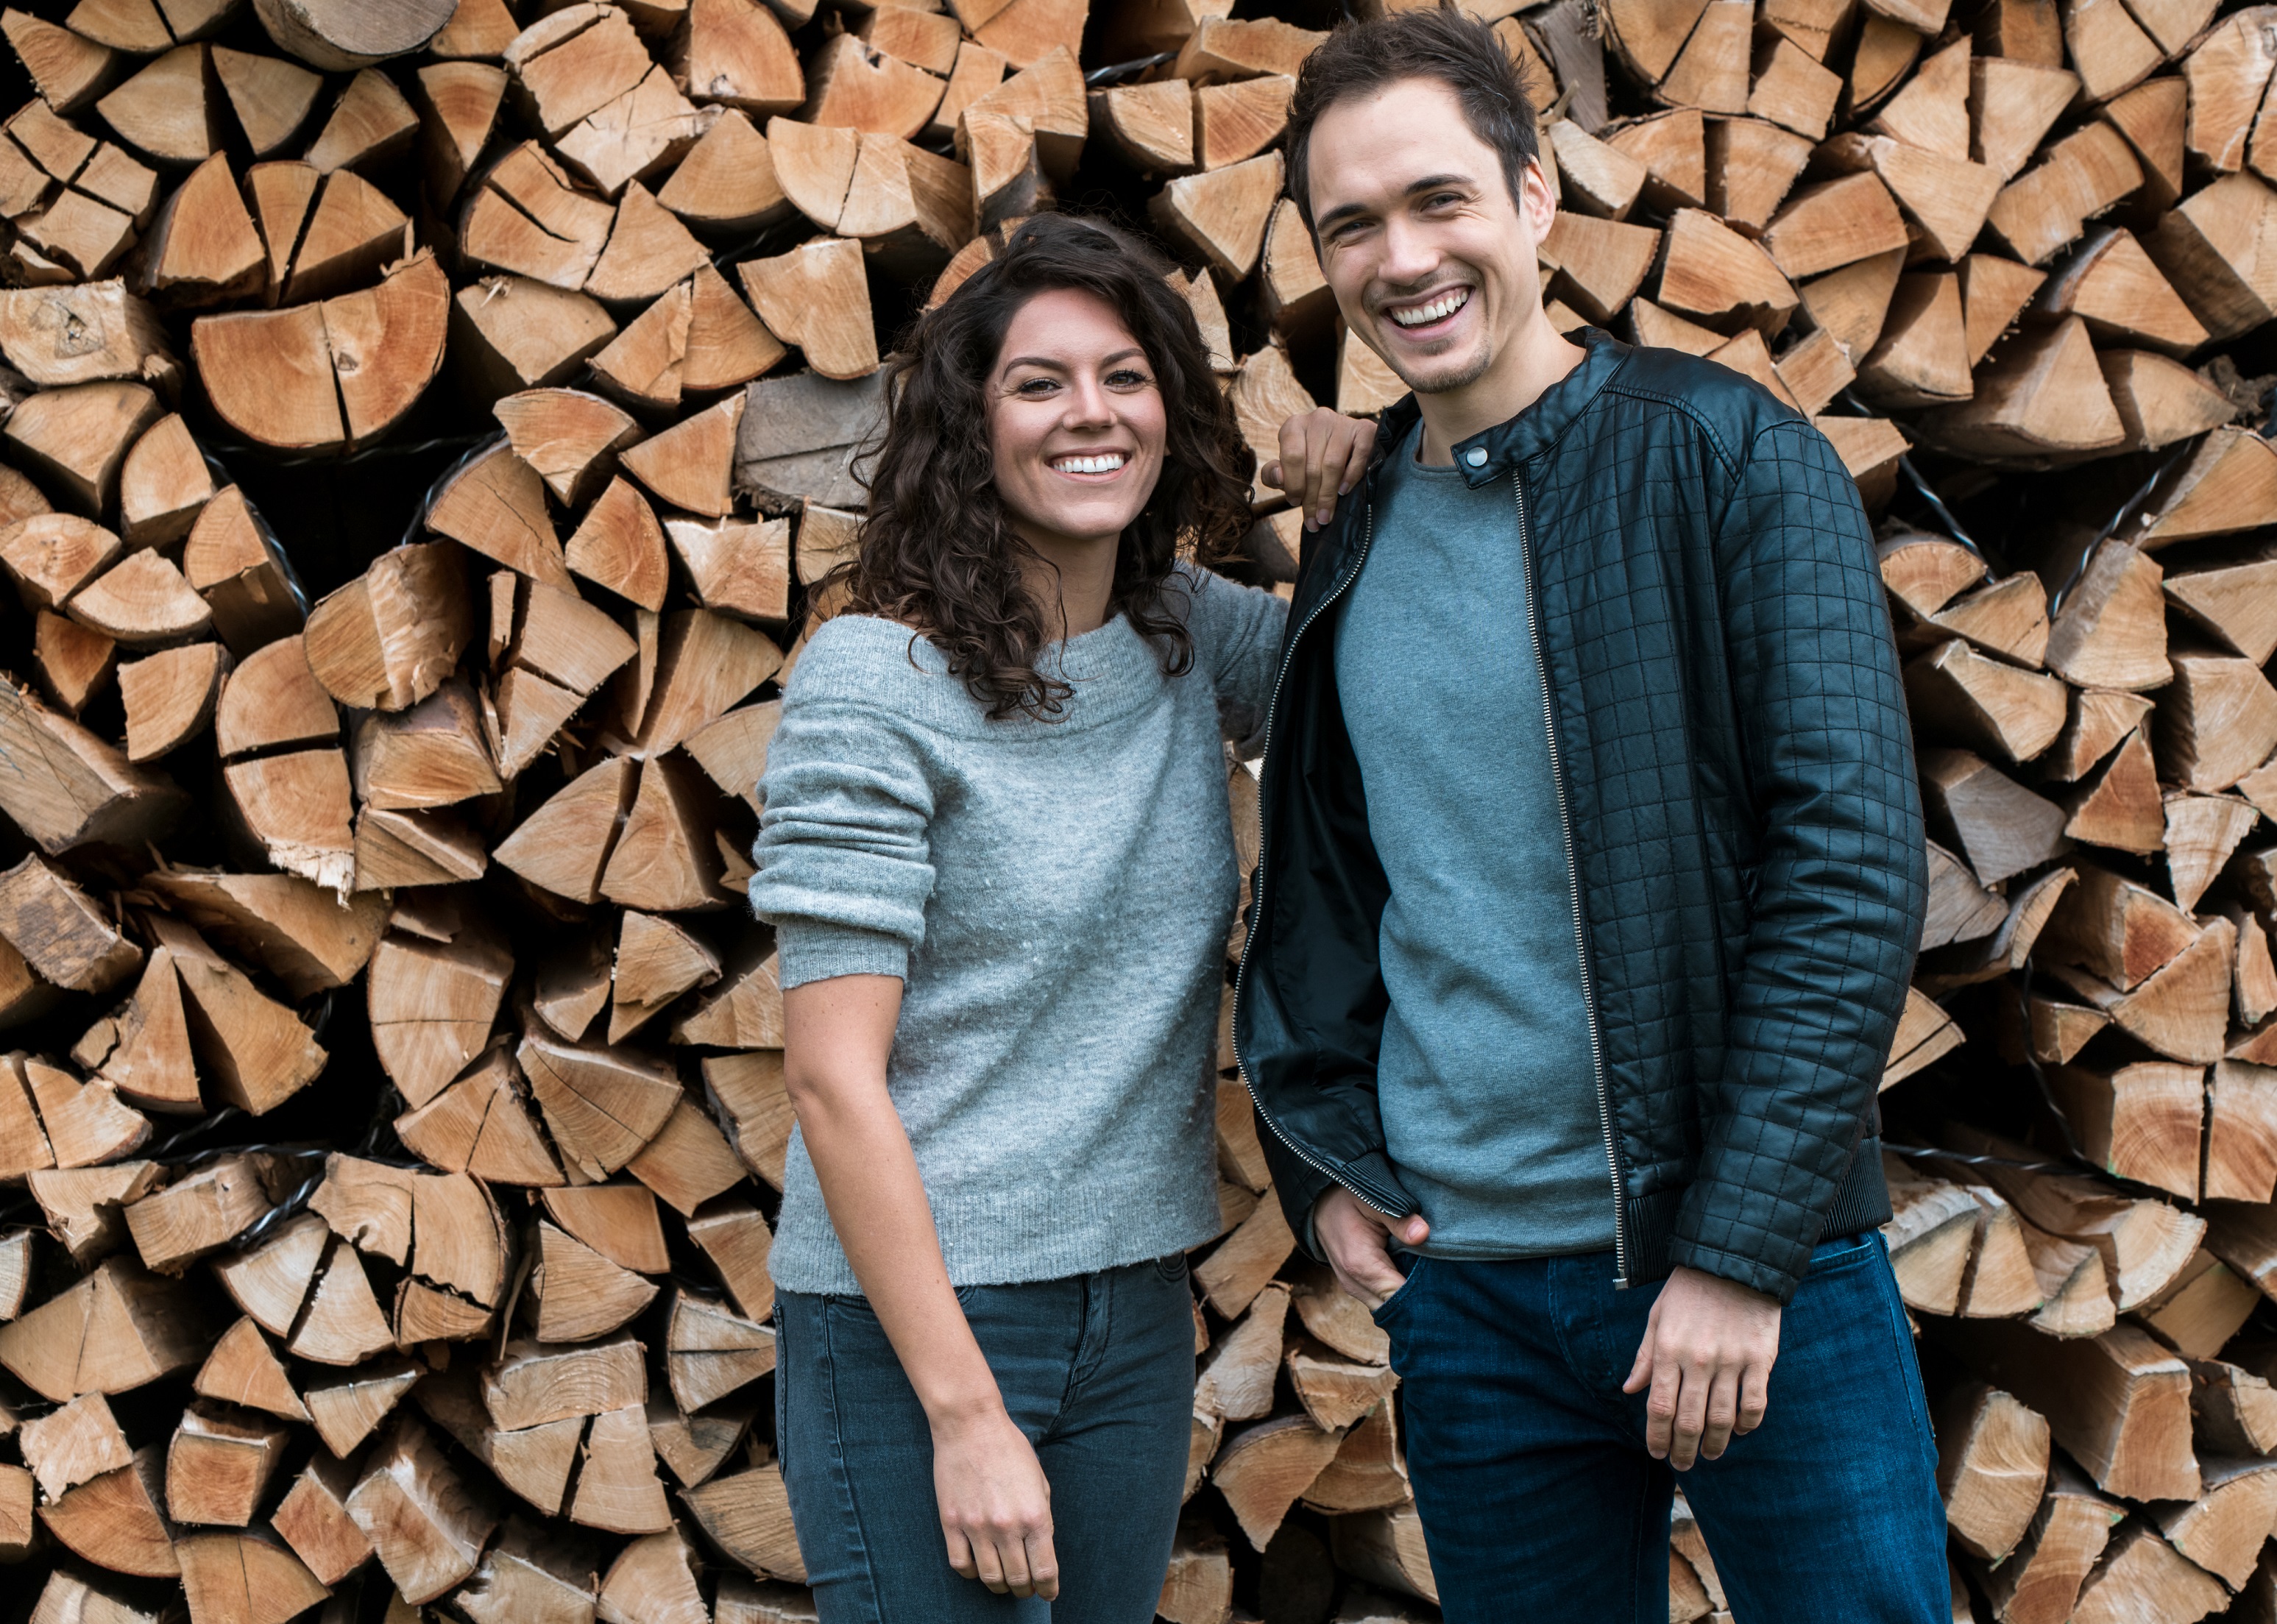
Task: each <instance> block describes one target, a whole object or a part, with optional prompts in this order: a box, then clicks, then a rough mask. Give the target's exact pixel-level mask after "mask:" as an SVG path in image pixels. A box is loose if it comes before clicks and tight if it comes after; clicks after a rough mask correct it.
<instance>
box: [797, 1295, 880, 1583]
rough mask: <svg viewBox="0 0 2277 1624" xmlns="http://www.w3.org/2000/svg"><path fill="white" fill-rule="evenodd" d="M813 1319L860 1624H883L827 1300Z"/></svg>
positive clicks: (832, 1475) (833, 1478)
mask: <svg viewBox="0 0 2277 1624" xmlns="http://www.w3.org/2000/svg"><path fill="white" fill-rule="evenodd" d="M815 1318H816V1320H817V1321H818V1322H819V1324H820V1326H821V1330H822V1359H821V1361H820V1368H821V1371H822V1376H823V1381H824V1384H825V1386H826V1390H827V1392H828V1394H829V1411H830V1479H831V1487H832V1488H833V1489H834V1491H836V1492H837V1495H838V1500H839V1506H840V1509H841V1513H842V1514H843V1515H844V1516H845V1518H846V1520H847V1522H849V1524H850V1525H851V1527H852V1529H853V1532H854V1541H855V1545H856V1548H857V1550H859V1551H860V1552H861V1556H862V1577H863V1581H864V1582H863V1595H862V1597H861V1605H862V1607H863V1611H864V1620H863V1624H884V1620H885V1603H884V1601H883V1599H882V1597H881V1594H880V1585H879V1581H878V1567H877V1563H876V1561H875V1560H874V1559H873V1558H872V1554H871V1550H872V1547H871V1542H870V1531H869V1529H867V1528H865V1527H864V1525H863V1522H862V1505H861V1501H860V1500H859V1499H857V1497H856V1495H855V1493H854V1475H853V1473H851V1472H850V1471H849V1470H848V1469H847V1467H846V1444H845V1438H844V1436H843V1434H842V1432H841V1429H840V1426H839V1407H838V1357H837V1353H836V1350H835V1349H834V1347H832V1345H831V1339H830V1303H829V1301H828V1300H827V1299H823V1300H822V1301H820V1302H819V1304H818V1306H817V1311H816V1314H815ZM778 1379H780V1378H778Z"/></svg>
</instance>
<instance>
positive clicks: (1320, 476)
mask: <svg viewBox="0 0 2277 1624" xmlns="http://www.w3.org/2000/svg"><path fill="white" fill-rule="evenodd" d="M1330 450H1331V448H1330V446H1329V431H1328V430H1326V429H1322V430H1321V432H1319V433H1317V434H1307V435H1306V436H1305V511H1306V512H1308V513H1310V514H1312V516H1313V518H1314V522H1316V523H1319V524H1323V525H1325V524H1326V523H1328V522H1329V518H1330V516H1331V515H1332V514H1334V513H1335V512H1336V492H1335V489H1334V486H1335V484H1336V475H1335V474H1333V473H1332V472H1330V470H1329V454H1330Z"/></svg>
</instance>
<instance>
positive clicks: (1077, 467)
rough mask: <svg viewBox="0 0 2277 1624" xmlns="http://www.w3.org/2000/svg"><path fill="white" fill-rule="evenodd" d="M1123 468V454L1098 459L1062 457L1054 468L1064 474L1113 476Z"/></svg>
mask: <svg viewBox="0 0 2277 1624" xmlns="http://www.w3.org/2000/svg"><path fill="white" fill-rule="evenodd" d="M1122 466H1123V453H1122V452H1106V453H1104V454H1103V455H1100V456H1097V457H1062V458H1061V459H1059V460H1058V461H1057V462H1055V463H1054V464H1052V467H1054V468H1055V469H1056V470H1058V471H1059V472H1060V473H1062V474H1112V473H1114V472H1115V470H1116V469H1117V468H1119V467H1122Z"/></svg>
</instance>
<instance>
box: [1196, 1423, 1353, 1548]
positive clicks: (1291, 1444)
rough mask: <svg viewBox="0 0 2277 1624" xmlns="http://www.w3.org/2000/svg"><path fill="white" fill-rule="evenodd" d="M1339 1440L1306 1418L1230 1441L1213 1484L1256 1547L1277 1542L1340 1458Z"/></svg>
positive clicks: (1260, 1426) (1258, 1427)
mask: <svg viewBox="0 0 2277 1624" xmlns="http://www.w3.org/2000/svg"><path fill="white" fill-rule="evenodd" d="M1339 1439H1340V1435H1339V1434H1337V1433H1335V1432H1329V1431H1324V1430H1321V1428H1320V1427H1318V1426H1316V1425H1315V1424H1314V1423H1313V1421H1312V1420H1311V1419H1310V1418H1309V1417H1307V1416H1304V1415H1283V1416H1281V1417H1280V1418H1278V1419H1276V1420H1273V1421H1260V1422H1258V1423H1254V1424H1253V1425H1251V1426H1247V1427H1245V1428H1243V1429H1242V1430H1240V1431H1238V1432H1236V1433H1233V1434H1232V1435H1230V1437H1229V1438H1227V1439H1226V1441H1225V1445H1224V1446H1223V1447H1222V1449H1220V1450H1219V1451H1218V1455H1217V1460H1216V1461H1215V1463H1214V1464H1213V1466H1212V1468H1211V1472H1210V1480H1211V1481H1212V1482H1213V1483H1215V1484H1217V1488H1218V1492H1219V1493H1220V1494H1222V1495H1223V1496H1224V1497H1225V1501H1226V1504H1227V1505H1228V1506H1230V1507H1231V1508H1232V1511H1233V1514H1234V1520H1235V1521H1236V1522H1238V1523H1239V1524H1240V1525H1241V1531H1242V1532H1243V1533H1244V1534H1245V1535H1247V1536H1248V1537H1249V1543H1250V1544H1252V1545H1253V1546H1255V1547H1256V1548H1257V1549H1258V1550H1260V1551H1262V1550H1264V1549H1265V1547H1266V1546H1267V1545H1268V1544H1270V1543H1271V1542H1272V1539H1273V1536H1274V1533H1275V1531H1276V1529H1279V1528H1280V1526H1281V1522H1282V1519H1283V1518H1284V1517H1286V1516H1287V1515H1288V1514H1289V1510H1290V1507H1291V1506H1294V1505H1295V1504H1296V1503H1297V1500H1298V1497H1299V1496H1300V1495H1302V1494H1303V1493H1304V1492H1305V1491H1306V1489H1308V1488H1310V1487H1311V1486H1312V1483H1313V1480H1314V1478H1315V1477H1317V1476H1320V1475H1321V1470H1322V1469H1323V1468H1325V1467H1327V1465H1328V1464H1329V1461H1331V1460H1333V1459H1335V1457H1336V1445H1337V1443H1338V1442H1339Z"/></svg>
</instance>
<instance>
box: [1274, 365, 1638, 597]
mask: <svg viewBox="0 0 2277 1624" xmlns="http://www.w3.org/2000/svg"><path fill="white" fill-rule="evenodd" d="M1574 336H1575V337H1576V338H1579V339H1580V343H1581V345H1582V349H1583V354H1582V356H1581V360H1580V365H1579V366H1577V367H1575V368H1573V371H1571V372H1569V373H1567V374H1566V375H1565V376H1564V377H1562V378H1560V379H1558V380H1557V383H1552V384H1551V385H1550V387H1549V388H1548V389H1546V390H1544V391H1542V394H1541V396H1540V398H1537V399H1536V400H1535V401H1534V404H1533V405H1532V406H1527V408H1526V410H1524V411H1523V412H1520V413H1519V414H1518V415H1517V416H1516V417H1513V418H1512V419H1511V420H1510V421H1508V422H1506V423H1501V424H1497V425H1496V427H1494V428H1492V429H1488V430H1486V432H1484V433H1483V434H1476V435H1473V436H1471V437H1470V438H1469V439H1467V440H1465V441H1463V442H1462V443H1461V444H1458V445H1457V446H1456V447H1455V467H1457V468H1458V469H1460V470H1461V471H1462V474H1463V478H1464V481H1465V482H1466V483H1467V484H1469V485H1470V486H1471V487H1472V488H1473V489H1476V488H1478V487H1479V486H1481V485H1484V484H1487V483H1489V482H1491V481H1494V480H1497V479H1501V478H1503V477H1504V476H1505V475H1506V474H1508V473H1509V471H1510V469H1511V468H1512V467H1513V466H1514V465H1517V464H1519V463H1525V462H1530V461H1532V460H1533V459H1535V458H1536V457H1539V456H1541V455H1542V453H1544V452H1548V451H1549V450H1550V448H1551V447H1552V446H1554V445H1556V444H1557V441H1558V439H1559V438H1560V437H1561V436H1563V435H1564V434H1565V430H1566V429H1569V428H1570V427H1572V426H1573V421H1574V420H1575V419H1576V418H1578V417H1580V415H1581V414H1582V413H1583V412H1585V411H1587V410H1588V406H1589V403H1590V402H1591V401H1593V400H1595V398H1597V396H1598V394H1599V392H1600V391H1603V388H1604V387H1605V385H1606V384H1607V383H1610V382H1611V380H1612V376H1613V374H1615V373H1616V372H1618V371H1619V370H1620V369H1621V365H1622V363H1623V362H1625V361H1626V360H1627V359H1628V356H1629V348H1630V346H1629V345H1626V344H1623V343H1622V342H1621V341H1620V340H1619V339H1618V338H1614V337H1613V336H1612V335H1611V333H1609V332H1606V331H1604V330H1603V329H1601V328H1596V327H1583V328H1580V329H1579V330H1577V331H1576V333H1575V335H1574ZM1421 416H1422V411H1421V409H1420V407H1419V406H1417V405H1416V404H1415V397H1414V396H1413V395H1412V394H1407V395H1402V396H1401V397H1400V398H1398V399H1397V400H1396V401H1394V402H1393V403H1392V404H1391V405H1390V406H1386V407H1385V408H1384V409H1383V413H1382V416H1381V417H1379V418H1378V419H1377V424H1376V433H1375V456H1374V459H1372V460H1371V461H1370V462H1369V464H1368V470H1367V480H1366V482H1364V483H1363V485H1362V486H1361V488H1360V490H1359V492H1358V493H1357V494H1358V495H1359V497H1360V499H1359V501H1356V502H1354V501H1345V502H1341V503H1338V504H1337V505H1336V517H1335V518H1334V519H1333V520H1330V521H1329V523H1330V528H1329V531H1328V533H1327V534H1326V535H1323V537H1322V538H1321V539H1322V542H1323V543H1324V545H1323V546H1322V547H1321V549H1320V553H1321V558H1320V563H1321V565H1322V566H1323V567H1320V568H1317V569H1307V570H1306V572H1305V576H1306V580H1305V581H1304V585H1303V587H1302V588H1300V589H1299V592H1298V599H1297V602H1296V603H1295V604H1294V605H1292V618H1291V622H1290V624H1291V626H1292V627H1293V626H1297V625H1298V624H1300V623H1301V622H1302V620H1303V619H1304V618H1305V613H1306V611H1307V610H1308V609H1309V608H1310V607H1311V605H1312V604H1313V603H1315V602H1317V601H1318V600H1319V599H1320V598H1321V597H1323V596H1327V595H1328V594H1329V592H1330V591H1331V590H1333V589H1334V588H1335V584H1336V581H1338V580H1339V579H1340V578H1341V577H1342V576H1343V575H1344V572H1345V570H1346V569H1347V568H1348V567H1349V566H1350V565H1352V561H1353V558H1354V555H1355V554H1356V553H1357V552H1358V550H1359V543H1360V538H1361V535H1362V534H1363V530H1364V526H1365V524H1366V514H1367V510H1368V508H1369V506H1370V505H1372V504H1373V503H1374V502H1375V479H1376V474H1377V473H1378V472H1379V471H1380V470H1381V469H1382V467H1383V464H1384V461H1385V459H1387V458H1389V457H1390V455H1391V454H1392V452H1395V451H1396V450H1397V449H1398V448H1399V446H1400V445H1401V444H1403V443H1405V440H1406V438H1407V431H1408V430H1409V429H1413V427H1414V426H1415V422H1416V420H1417V419H1418V418H1420V417H1421ZM1474 450H1478V451H1483V452H1485V453H1486V455H1485V457H1484V458H1483V459H1481V460H1480V461H1478V462H1475V463H1474V462H1473V461H1472V460H1471V452H1473V451H1474Z"/></svg>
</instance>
